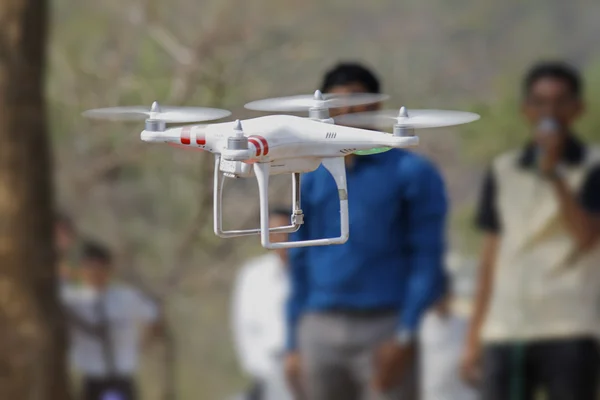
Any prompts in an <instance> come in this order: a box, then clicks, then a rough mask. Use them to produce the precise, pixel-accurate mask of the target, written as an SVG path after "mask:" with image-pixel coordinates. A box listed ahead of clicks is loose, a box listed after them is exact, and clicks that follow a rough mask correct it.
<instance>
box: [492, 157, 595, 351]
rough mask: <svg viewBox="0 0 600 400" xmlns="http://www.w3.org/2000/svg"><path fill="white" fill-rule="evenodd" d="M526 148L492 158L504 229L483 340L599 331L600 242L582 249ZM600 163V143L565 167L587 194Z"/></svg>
mask: <svg viewBox="0 0 600 400" xmlns="http://www.w3.org/2000/svg"><path fill="white" fill-rule="evenodd" d="M520 154H521V151H512V152H509V153H506V154H503V155H501V156H500V157H498V158H497V159H496V160H495V161H494V164H493V173H494V178H495V181H496V189H497V191H496V199H495V201H496V208H497V210H498V214H499V218H500V223H501V226H502V233H501V240H500V244H499V251H498V255H497V259H496V265H495V275H494V284H493V289H492V291H493V292H492V295H491V299H490V305H489V309H488V312H487V318H486V320H485V323H484V327H483V332H482V336H483V340H484V341H488V342H490V341H496V342H497V341H506V340H529V339H544V338H560V337H574V336H580V335H586V336H590V335H593V336H597V335H599V334H600V245H596V246H595V247H594V248H593V249H592V250H591V251H588V252H587V253H585V254H579V255H578V254H575V253H576V252H575V248H576V246H575V244H574V240H573V238H572V237H571V235H570V234H569V232H568V231H567V228H566V227H565V225H564V224H563V223H562V221H561V216H560V212H559V203H558V198H557V196H556V194H555V192H554V189H553V187H552V185H551V183H550V182H547V181H545V180H543V179H541V178H540V177H538V176H537V175H536V173H535V172H534V171H533V170H532V169H527V168H523V167H521V166H520V165H519V162H518V159H519V156H520ZM598 162H600V149H598V148H593V147H588V148H587V151H586V157H585V160H584V161H583V162H582V163H581V164H579V165H576V166H568V167H567V168H566V181H567V183H568V186H569V188H570V189H571V193H573V194H574V195H578V194H579V193H580V191H581V187H582V185H583V183H584V180H585V178H586V176H587V175H588V173H589V171H590V169H591V168H592V167H593V165H594V164H596V165H597V163H598ZM598 190H600V188H598Z"/></svg>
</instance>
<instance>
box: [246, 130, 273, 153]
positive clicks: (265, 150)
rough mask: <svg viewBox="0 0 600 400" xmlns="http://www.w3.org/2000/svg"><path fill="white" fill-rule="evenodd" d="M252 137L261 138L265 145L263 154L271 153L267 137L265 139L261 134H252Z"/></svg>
mask: <svg viewBox="0 0 600 400" xmlns="http://www.w3.org/2000/svg"><path fill="white" fill-rule="evenodd" d="M250 137H251V138H256V139H258V140H260V142H261V143H262V145H263V156H266V155H267V154H269V142H267V139H265V138H264V137H262V136H259V135H252V136H250Z"/></svg>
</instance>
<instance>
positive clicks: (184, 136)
mask: <svg viewBox="0 0 600 400" xmlns="http://www.w3.org/2000/svg"><path fill="white" fill-rule="evenodd" d="M190 131H191V128H190V127H189V126H184V127H183V128H181V144H190V143H191V140H190Z"/></svg>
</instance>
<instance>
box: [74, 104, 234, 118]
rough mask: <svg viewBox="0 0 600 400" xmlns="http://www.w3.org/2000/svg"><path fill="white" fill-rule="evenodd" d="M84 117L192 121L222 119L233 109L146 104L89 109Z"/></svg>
mask: <svg viewBox="0 0 600 400" xmlns="http://www.w3.org/2000/svg"><path fill="white" fill-rule="evenodd" d="M82 115H83V116H84V117H87V118H93V119H106V120H111V121H140V120H145V119H155V120H161V121H164V122H167V123H191V122H202V121H210V120H214V119H221V118H225V117H227V116H229V115H231V111H228V110H222V109H219V108H208V107H159V106H158V105H157V104H156V103H155V104H154V105H153V107H152V108H149V107H144V106H133V107H109V108H97V109H93V110H87V111H85V112H83V113H82Z"/></svg>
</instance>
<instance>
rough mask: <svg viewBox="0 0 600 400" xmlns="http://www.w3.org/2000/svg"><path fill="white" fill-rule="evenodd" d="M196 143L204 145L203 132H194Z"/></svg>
mask: <svg viewBox="0 0 600 400" xmlns="http://www.w3.org/2000/svg"><path fill="white" fill-rule="evenodd" d="M196 144H197V145H199V146H204V145H205V144H206V136H205V135H204V132H198V133H196Z"/></svg>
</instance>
